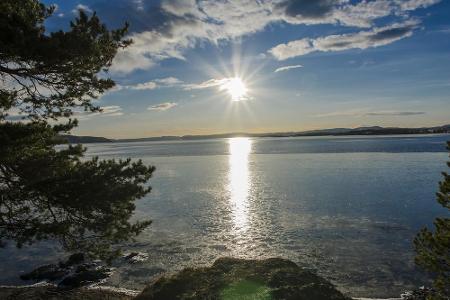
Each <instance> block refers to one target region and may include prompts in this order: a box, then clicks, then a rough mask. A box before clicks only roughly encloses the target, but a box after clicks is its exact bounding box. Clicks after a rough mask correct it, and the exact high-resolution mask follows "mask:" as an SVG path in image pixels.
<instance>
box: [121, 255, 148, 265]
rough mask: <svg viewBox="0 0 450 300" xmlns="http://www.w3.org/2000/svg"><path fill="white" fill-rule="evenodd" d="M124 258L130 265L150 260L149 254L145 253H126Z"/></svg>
mask: <svg viewBox="0 0 450 300" xmlns="http://www.w3.org/2000/svg"><path fill="white" fill-rule="evenodd" d="M123 258H124V259H125V260H127V261H128V262H129V263H130V264H135V263H139V262H143V261H146V260H148V254H147V253H144V252H131V253H125V254H124V255H123Z"/></svg>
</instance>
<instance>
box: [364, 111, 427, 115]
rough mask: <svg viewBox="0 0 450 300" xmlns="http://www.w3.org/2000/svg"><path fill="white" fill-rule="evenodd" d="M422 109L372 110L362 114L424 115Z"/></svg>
mask: <svg viewBox="0 0 450 300" xmlns="http://www.w3.org/2000/svg"><path fill="white" fill-rule="evenodd" d="M424 114H426V113H425V112H424V111H374V112H368V113H366V114H364V116H416V115H424Z"/></svg>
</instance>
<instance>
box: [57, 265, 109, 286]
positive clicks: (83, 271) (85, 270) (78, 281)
mask: <svg viewBox="0 0 450 300" xmlns="http://www.w3.org/2000/svg"><path fill="white" fill-rule="evenodd" d="M110 275H111V269H110V268H107V267H98V266H97V267H92V266H90V265H82V266H79V267H78V268H77V270H76V273H75V274H73V275H70V276H67V277H66V278H64V279H63V280H62V281H61V282H60V283H59V285H58V286H59V287H66V288H77V287H81V286H86V285H90V284H93V283H97V282H99V281H101V280H102V279H105V278H108V277H109V276H110Z"/></svg>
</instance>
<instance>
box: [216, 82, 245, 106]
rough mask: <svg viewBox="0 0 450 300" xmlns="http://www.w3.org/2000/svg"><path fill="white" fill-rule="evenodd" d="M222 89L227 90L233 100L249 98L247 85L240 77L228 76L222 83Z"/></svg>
mask: <svg viewBox="0 0 450 300" xmlns="http://www.w3.org/2000/svg"><path fill="white" fill-rule="evenodd" d="M220 90H224V91H226V92H227V93H228V94H229V95H230V97H231V100H233V101H241V100H245V99H247V87H246V86H245V84H244V82H243V81H242V79H241V78H240V77H233V78H227V79H226V80H224V82H223V83H222V84H221V85H220Z"/></svg>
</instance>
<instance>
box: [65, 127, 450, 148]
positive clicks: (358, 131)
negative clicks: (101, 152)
mask: <svg viewBox="0 0 450 300" xmlns="http://www.w3.org/2000/svg"><path fill="white" fill-rule="evenodd" d="M437 133H450V124H449V125H443V126H435V127H420V128H400V127H380V126H364V127H358V128H330V129H319V130H309V131H300V132H275V133H245V132H234V133H223V134H210V135H184V136H160V137H149V138H136V139H107V138H104V137H95V136H75V135H64V136H62V137H63V138H65V139H66V140H67V141H68V142H69V143H72V144H77V143H80V144H87V143H110V142H147V141H183V140H202V139H219V138H231V137H239V136H246V137H296V136H342V135H396V134H437Z"/></svg>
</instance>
